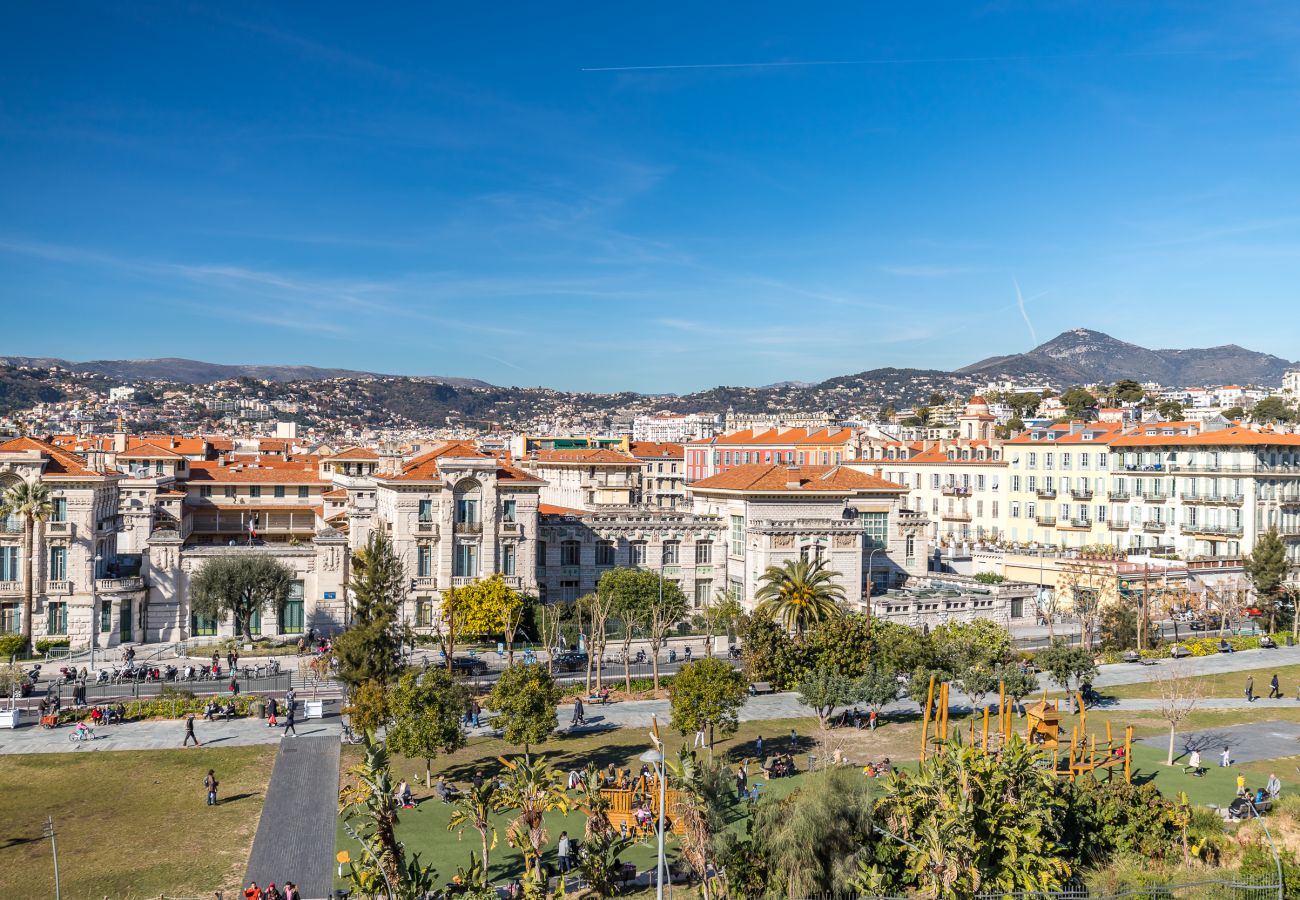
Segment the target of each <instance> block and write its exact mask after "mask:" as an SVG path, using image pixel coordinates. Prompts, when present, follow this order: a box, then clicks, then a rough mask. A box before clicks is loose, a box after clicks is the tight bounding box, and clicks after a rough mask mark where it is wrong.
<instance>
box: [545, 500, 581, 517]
mask: <svg viewBox="0 0 1300 900" xmlns="http://www.w3.org/2000/svg"><path fill="white" fill-rule="evenodd" d="M537 513H538V515H543V516H585V515H586V512H585V511H583V510H581V509H569V508H568V507H567V506H554V505H552V504H550V503H539V504H537Z"/></svg>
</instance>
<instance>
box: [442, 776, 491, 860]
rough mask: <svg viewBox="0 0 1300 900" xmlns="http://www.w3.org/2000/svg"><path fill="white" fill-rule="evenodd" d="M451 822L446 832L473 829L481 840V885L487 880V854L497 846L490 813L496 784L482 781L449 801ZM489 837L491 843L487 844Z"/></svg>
mask: <svg viewBox="0 0 1300 900" xmlns="http://www.w3.org/2000/svg"><path fill="white" fill-rule="evenodd" d="M451 806H452V812H451V821H450V822H448V823H447V830H448V831H455V832H457V833H458V835H459V834H463V833H464V831H465V829H466V828H473V829H474V830H475V831H477V832H478V833H479V837H480V838H482V839H483V883H484V884H486V883H487V880H488V854H489V853H490V852H491V851H492V850H493V849H494V848H495V847H496V845H497V829H496V826H495V825H493V824H492V812H493V811H494V810H495V809H496V783H495V782H494V781H490V780H489V781H484V782H483V783H482V784H481V785H479V786H478V787H473V786H471V787H469V788H468V789H466V790H463V791H461V792H460V793H458V794H457V795H456V799H454V800H452V801H451ZM489 836H491V842H490V843H489V840H488V838H489Z"/></svg>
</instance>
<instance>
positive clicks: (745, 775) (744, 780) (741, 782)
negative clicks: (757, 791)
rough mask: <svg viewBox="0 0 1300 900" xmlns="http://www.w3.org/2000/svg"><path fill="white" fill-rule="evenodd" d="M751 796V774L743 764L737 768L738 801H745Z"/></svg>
mask: <svg viewBox="0 0 1300 900" xmlns="http://www.w3.org/2000/svg"><path fill="white" fill-rule="evenodd" d="M748 795H749V772H748V771H747V770H746V769H745V764H744V763H743V762H742V763H741V764H740V765H738V766H736V799H737V800H744V799H745V798H746V797H747V796H748Z"/></svg>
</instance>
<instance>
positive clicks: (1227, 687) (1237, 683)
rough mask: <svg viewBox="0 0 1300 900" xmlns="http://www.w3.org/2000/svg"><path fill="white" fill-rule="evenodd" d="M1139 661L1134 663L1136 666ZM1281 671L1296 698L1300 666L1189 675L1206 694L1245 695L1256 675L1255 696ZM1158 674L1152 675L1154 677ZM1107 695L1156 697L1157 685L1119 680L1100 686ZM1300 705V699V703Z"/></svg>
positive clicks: (1284, 686) (1282, 681) (1286, 687)
mask: <svg viewBox="0 0 1300 900" xmlns="http://www.w3.org/2000/svg"><path fill="white" fill-rule="evenodd" d="M1136 665H1137V664H1136V663H1134V666H1135V667H1136ZM1274 673H1277V677H1278V681H1279V682H1280V684H1279V687H1281V689H1282V696H1284V697H1288V698H1291V699H1294V698H1295V696H1296V691H1297V689H1298V688H1300V666H1278V667H1277V668H1276V669H1254V670H1253V671H1250V672H1220V673H1217V674H1215V675H1195V676H1192V677H1190V678H1188V681H1190V682H1194V683H1196V684H1198V685H1200V686H1201V688H1202V689H1203V690H1204V694H1203V695H1202V696H1205V697H1245V691H1246V679H1247V678H1248V677H1249V676H1251V675H1254V676H1255V696H1257V697H1267V696H1268V682H1269V679H1271V678H1272V677H1273V674H1274ZM1154 679H1155V676H1154V675H1153V676H1152V680H1153V681H1154ZM1099 693H1101V695H1102V696H1104V697H1119V698H1121V699H1128V698H1134V697H1155V696H1157V691H1156V687H1155V685H1154V684H1152V683H1150V682H1140V683H1137V684H1117V685H1115V686H1113V687H1105V688H1101V689H1100V690H1099ZM1296 706H1297V707H1300V703H1296Z"/></svg>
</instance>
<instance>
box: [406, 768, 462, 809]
mask: <svg viewBox="0 0 1300 900" xmlns="http://www.w3.org/2000/svg"><path fill="white" fill-rule="evenodd" d="M407 790H408V791H409V790H410V789H409V788H408V789H407ZM459 793H460V789H459V788H457V787H456V785H454V784H452V783H451V782H450V781H448V780H447V776H446V775H439V776H438V783H437V784H435V785H434V786H433V795H434V796H435V797H437V798H438V799H439V800H441V801H442V802H443V803H450V802H451V801H453V800H455V799H456V795H457V794H459Z"/></svg>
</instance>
